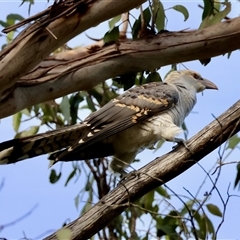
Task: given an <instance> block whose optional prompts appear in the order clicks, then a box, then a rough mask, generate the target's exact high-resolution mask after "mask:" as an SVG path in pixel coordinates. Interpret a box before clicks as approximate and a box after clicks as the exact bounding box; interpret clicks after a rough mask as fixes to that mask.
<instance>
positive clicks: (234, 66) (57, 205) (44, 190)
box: [0, 1, 240, 239]
mask: <svg viewBox="0 0 240 240" xmlns="http://www.w3.org/2000/svg"><path fill="white" fill-rule="evenodd" d="M46 2H47V1H41V2H40V1H36V4H35V5H34V6H33V7H32V9H31V14H34V13H37V12H39V11H40V10H42V9H44V8H46V7H47V3H46ZM201 3H202V2H198V1H184V2H180V1H174V2H170V1H167V2H163V4H164V7H165V8H166V9H167V8H169V7H171V6H173V5H175V4H183V5H184V6H186V7H187V8H188V9H189V12H190V18H189V20H188V21H186V22H183V16H182V15H181V14H180V13H177V12H175V11H173V10H168V11H167V12H166V14H167V17H168V25H167V29H168V30H170V31H178V30H182V29H186V28H190V29H196V28H198V26H199V24H200V16H201V10H200V9H199V8H198V7H197V5H198V4H201ZM19 5H20V1H12V2H11V1H0V9H1V11H0V19H1V20H4V19H5V18H6V15H7V14H9V13H19V14H21V15H23V16H25V17H27V14H28V13H27V12H28V5H27V4H24V5H23V6H21V7H18V6H19ZM239 13H240V4H239V2H234V3H233V10H232V12H231V14H230V17H237V16H239ZM176 23H177V24H176ZM106 29H107V24H101V25H99V26H97V27H95V28H92V29H90V30H88V31H87V34H88V35H89V36H91V37H93V38H101V37H102V35H103V34H104V32H105V31H106ZM4 42H5V39H4V37H1V38H0V45H2V44H3V43H4ZM90 42H91V41H90V39H88V38H87V37H86V35H85V34H84V33H83V34H81V35H80V36H78V37H77V38H75V39H74V40H71V42H70V45H71V46H80V45H87V44H89V43H90ZM239 57H240V52H239V51H235V52H233V53H232V55H231V57H230V59H227V57H226V56H220V57H215V58H212V60H211V63H210V64H209V65H207V67H204V66H202V65H201V64H200V62H199V61H192V62H187V63H184V64H185V66H186V67H187V68H189V69H193V70H195V71H198V72H200V73H201V74H202V76H203V77H205V78H207V79H209V80H211V81H213V82H214V83H215V84H217V86H218V87H219V91H205V92H204V94H203V95H202V94H199V95H198V103H197V105H196V106H195V108H194V111H193V112H192V113H191V114H190V115H189V117H188V118H187V120H186V123H187V127H188V129H189V137H191V136H193V135H194V134H196V133H197V132H198V131H199V130H201V129H202V128H203V127H204V126H205V125H207V124H208V123H210V122H211V121H213V120H214V118H213V116H212V114H213V115H214V116H219V115H220V114H221V113H222V112H224V111H225V110H227V109H228V108H229V107H230V106H231V105H232V104H234V103H235V102H236V101H237V100H239V92H240V79H239V78H240V65H239ZM181 68H183V67H181ZM168 70H169V67H164V68H161V70H160V73H161V75H162V76H164V75H165V74H166V72H167V71H168ZM83 115H84V116H83ZM79 116H80V118H84V117H85V116H86V112H83V113H82V112H80V113H79ZM33 124H34V123H32V125H33ZM24 127H26V124H25V125H24ZM45 130H46V129H44V128H43V129H42V131H45ZM0 133H1V134H0V141H1V142H2V141H5V140H8V139H11V138H13V137H14V135H15V133H14V131H13V129H12V119H11V117H8V118H5V119H2V120H1V122H0ZM171 148H172V144H171V143H165V144H164V145H163V147H162V148H161V149H159V150H158V151H156V152H153V151H150V150H146V151H144V152H143V153H141V154H139V156H138V158H140V159H141V160H142V161H141V162H140V163H135V164H133V167H134V168H139V167H141V166H143V165H145V164H146V163H147V161H149V160H152V159H154V158H155V157H157V156H161V155H162V154H164V153H166V152H168V151H170V150H171ZM46 159H47V156H41V157H37V158H34V159H31V160H28V161H23V162H20V163H18V164H15V165H8V166H0V181H1V180H2V179H4V187H3V188H2V189H1V191H0V226H1V225H5V224H7V223H9V222H12V221H13V220H15V219H17V218H19V217H20V216H22V215H24V214H25V213H26V212H28V211H29V210H30V209H31V208H33V207H34V206H36V205H37V207H36V208H35V210H34V211H33V213H32V214H31V215H29V216H28V217H27V218H25V219H24V220H22V221H20V222H18V223H17V224H15V225H13V226H10V227H6V228H5V229H3V230H2V231H1V232H0V237H5V238H8V239H18V238H21V237H23V232H25V234H26V236H27V237H29V238H33V239H36V238H42V235H41V234H43V233H45V232H46V231H52V230H57V229H58V228H60V227H61V225H62V223H63V222H65V221H68V222H69V221H72V220H74V219H75V218H77V217H78V216H79V212H78V211H77V210H76V208H75V206H74V198H75V196H76V195H77V194H78V192H79V191H80V189H82V187H83V186H84V183H85V182H84V180H83V181H77V182H76V183H74V181H72V182H70V183H69V185H68V187H64V183H65V180H66V178H67V176H68V174H69V172H70V171H71V169H72V168H71V163H65V164H64V165H63V177H62V178H61V180H60V181H59V182H58V183H57V184H54V185H52V184H50V183H49V179H48V178H49V173H50V170H49V169H48V161H47V160H46ZM217 160H218V152H217V151H214V152H213V153H211V154H209V155H208V156H207V157H205V158H204V159H203V160H202V161H201V162H200V164H201V166H203V167H204V168H205V169H206V170H209V169H211V168H212V166H214V164H215V163H216V161H217ZM239 160H240V151H239V149H236V150H235V151H234V152H233V153H232V154H231V155H230V156H229V157H228V158H227V161H228V162H231V161H239ZM59 168H60V165H57V166H56V167H55V169H56V170H58V169H59ZM235 175H236V166H235V165H234V164H230V165H226V166H224V167H223V168H222V173H221V177H220V179H219V182H218V185H217V186H218V188H219V190H220V192H221V194H222V195H223V197H224V198H226V196H227V195H226V192H227V187H228V185H229V183H231V187H230V193H231V194H238V195H240V193H239V191H237V190H233V182H234V178H235ZM204 177H205V173H204V171H203V170H202V169H201V168H200V167H199V166H198V165H195V166H194V167H192V168H191V169H189V170H187V171H186V172H184V173H183V174H181V175H180V176H178V177H177V178H175V179H174V180H172V181H171V182H170V183H168V186H169V187H171V188H172V189H173V190H174V191H175V192H177V193H179V194H180V193H181V194H184V195H188V193H187V192H186V190H184V188H186V189H187V190H189V191H190V192H191V193H192V194H194V193H196V191H197V189H198V187H199V186H200V185H201V183H202V181H203V179H204ZM212 177H213V179H215V178H216V175H213V176H212ZM211 186H212V185H211V183H210V181H209V180H207V181H206V183H205V185H204V187H203V188H202V191H201V192H200V195H199V198H200V199H202V198H203V194H204V192H206V191H209V190H210V188H211ZM173 202H174V205H175V206H176V207H180V206H181V203H180V202H179V201H178V200H177V199H174V200H173ZM209 203H214V204H217V205H218V206H219V207H220V209H222V205H221V202H220V199H219V197H218V196H217V194H216V192H214V193H213V195H212V196H211V199H210V200H209ZM239 209H240V198H237V197H233V198H231V199H230V202H229V205H228V208H227V213H226V217H225V222H224V224H223V226H222V228H221V230H220V232H219V235H218V237H219V238H218V239H236V238H238V237H239V236H240V228H239V222H240V210H239ZM211 219H212V220H213V221H214V224H215V226H217V225H218V224H219V222H220V221H221V219H220V218H218V217H214V216H213V217H212V218H211Z"/></svg>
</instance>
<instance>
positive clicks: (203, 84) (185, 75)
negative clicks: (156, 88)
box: [165, 70, 218, 92]
mask: <svg viewBox="0 0 240 240" xmlns="http://www.w3.org/2000/svg"><path fill="white" fill-rule="evenodd" d="M165 81H166V82H168V83H173V84H175V85H182V86H183V87H184V86H186V87H193V88H194V89H195V90H196V92H202V91H204V90H205V89H216V90H217V89H218V87H217V86H216V85H215V84H214V83H213V82H211V81H209V80H207V79H205V78H203V77H202V76H201V75H200V74H199V73H197V72H195V71H192V70H182V71H173V72H171V73H170V74H169V75H168V76H167V78H166V80H165Z"/></svg>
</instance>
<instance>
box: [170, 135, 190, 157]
mask: <svg viewBox="0 0 240 240" xmlns="http://www.w3.org/2000/svg"><path fill="white" fill-rule="evenodd" d="M174 142H176V143H177V145H175V146H173V149H175V148H177V147H178V146H179V145H180V144H181V145H183V146H184V147H185V148H186V149H187V150H188V151H189V152H190V153H192V151H191V149H190V148H189V147H188V145H187V144H186V141H185V140H184V139H182V138H174ZM192 154H193V153H192Z"/></svg>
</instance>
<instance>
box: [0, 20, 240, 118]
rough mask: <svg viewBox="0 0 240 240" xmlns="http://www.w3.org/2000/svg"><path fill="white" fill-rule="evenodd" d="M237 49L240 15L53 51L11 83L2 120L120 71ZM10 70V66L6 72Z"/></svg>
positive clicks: (1, 107)
mask: <svg viewBox="0 0 240 240" xmlns="http://www.w3.org/2000/svg"><path fill="white" fill-rule="evenodd" d="M239 48H240V17H238V18H235V19H231V20H228V21H225V22H223V23H219V24H216V25H214V26H212V27H209V28H205V29H200V30H196V31H188V32H183V31H181V32H168V33H162V34H158V35H156V36H149V37H147V38H144V39H139V40H135V41H134V40H125V41H119V43H116V44H113V45H111V46H106V47H101V45H100V46H97V47H94V46H91V47H88V48H85V49H82V48H81V49H78V50H75V51H72V50H71V51H70V53H69V52H67V53H65V54H64V53H61V54H59V55H57V54H56V55H55V56H51V58H48V59H46V60H45V61H43V62H42V63H41V64H40V65H39V66H38V67H36V68H35V69H34V70H33V71H31V72H29V74H27V75H25V76H24V77H22V78H21V79H20V80H19V81H18V82H17V83H16V84H15V86H14V88H13V89H12V90H11V94H10V95H7V97H5V98H4V99H3V100H2V102H1V104H0V118H4V117H7V116H9V115H12V114H14V113H16V112H18V111H20V110H22V109H24V108H26V107H29V106H32V105H34V104H37V103H41V102H44V101H48V100H51V99H55V98H58V97H61V96H64V95H67V94H69V93H72V92H75V91H80V90H87V89H90V88H92V87H94V86H95V85H97V84H99V83H101V82H102V81H104V80H106V79H109V78H112V77H115V76H118V75H122V74H126V73H129V72H138V71H144V70H155V69H156V68H160V67H161V66H165V65H168V64H172V63H179V62H184V61H190V60H194V59H205V58H209V57H213V56H217V55H220V54H224V53H226V52H230V51H233V50H236V49H239ZM69 55H71V57H70V58H69ZM14 71H15V69H14V66H13V69H11V70H10V72H11V73H12V74H13V73H14ZM39 93H42V94H39Z"/></svg>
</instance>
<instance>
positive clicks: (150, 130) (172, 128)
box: [112, 114, 182, 152]
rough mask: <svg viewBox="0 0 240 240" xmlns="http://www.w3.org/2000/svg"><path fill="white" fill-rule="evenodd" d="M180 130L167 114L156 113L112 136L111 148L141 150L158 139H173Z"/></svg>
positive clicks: (117, 150) (130, 150) (150, 145)
mask: <svg viewBox="0 0 240 240" xmlns="http://www.w3.org/2000/svg"><path fill="white" fill-rule="evenodd" d="M181 131H182V130H181V128H179V127H178V126H176V125H175V124H174V123H173V122H172V119H171V117H170V116H169V115H168V114H161V115H159V116H157V115H156V116H153V117H151V118H149V119H148V120H147V121H145V122H143V123H138V124H135V125H134V126H132V127H130V128H128V129H126V130H124V131H122V132H120V133H118V134H116V136H114V137H113V138H112V143H113V148H114V149H115V151H116V152H119V151H128V152H141V151H142V150H143V149H145V148H149V147H152V146H153V145H154V144H155V143H156V142H157V141H159V140H160V139H165V140H171V139H173V138H174V137H175V136H176V135H178V134H179V133H181Z"/></svg>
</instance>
